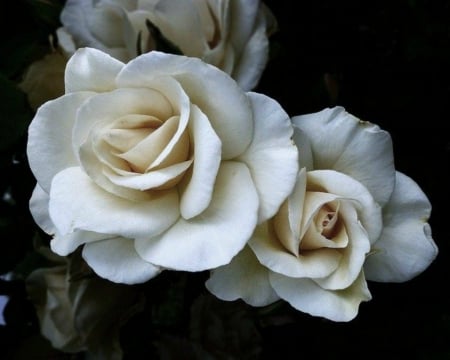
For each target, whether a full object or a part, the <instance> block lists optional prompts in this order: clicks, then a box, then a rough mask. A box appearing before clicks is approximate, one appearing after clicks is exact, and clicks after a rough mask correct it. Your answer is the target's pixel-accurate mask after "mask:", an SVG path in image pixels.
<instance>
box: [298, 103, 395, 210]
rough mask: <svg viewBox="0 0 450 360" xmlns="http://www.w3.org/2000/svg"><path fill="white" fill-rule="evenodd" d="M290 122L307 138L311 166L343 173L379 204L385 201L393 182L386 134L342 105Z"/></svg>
mask: <svg viewBox="0 0 450 360" xmlns="http://www.w3.org/2000/svg"><path fill="white" fill-rule="evenodd" d="M292 122H293V123H294V126H297V127H298V128H299V129H300V130H302V131H304V132H305V133H306V134H307V136H308V138H309V141H310V143H311V147H312V151H313V156H314V169H316V170H319V169H330V170H336V171H339V172H342V173H344V174H347V175H349V176H351V177H352V178H354V179H356V180H358V181H359V182H361V183H362V184H364V186H366V187H367V188H368V189H369V191H370V193H371V194H372V196H373V197H374V199H375V200H376V202H378V203H379V204H381V205H384V204H385V203H386V202H387V201H388V200H389V197H390V196H391V193H392V191H393V189H394V183H395V168H394V157H393V153H392V141H391V138H390V135H389V133H387V132H386V131H383V130H380V128H379V127H378V126H376V125H374V124H371V123H368V122H366V121H361V120H359V119H357V118H356V117H354V116H352V115H350V114H349V113H347V112H345V110H344V109H343V108H342V107H335V108H332V109H325V110H322V111H320V112H318V113H314V114H309V115H302V116H295V117H293V118H292Z"/></svg>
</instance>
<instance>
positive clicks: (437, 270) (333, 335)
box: [0, 0, 450, 359]
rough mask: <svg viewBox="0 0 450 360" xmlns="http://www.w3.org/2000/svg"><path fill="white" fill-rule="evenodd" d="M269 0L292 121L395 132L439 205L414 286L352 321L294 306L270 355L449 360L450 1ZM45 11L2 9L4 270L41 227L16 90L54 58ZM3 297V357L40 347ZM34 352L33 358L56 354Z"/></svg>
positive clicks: (269, 346)
mask: <svg viewBox="0 0 450 360" xmlns="http://www.w3.org/2000/svg"><path fill="white" fill-rule="evenodd" d="M53 3H58V1H56V2H55V1H53ZM59 3H60V4H62V3H63V1H60V2H59ZM265 3H266V4H267V5H268V7H269V8H270V9H271V10H272V11H273V13H274V15H275V17H276V18H277V21H278V31H277V32H276V33H275V34H274V35H273V36H272V58H271V61H270V62H269V64H268V66H267V68H266V71H265V73H264V75H263V78H262V79H261V82H260V84H259V86H258V87H257V88H256V89H255V91H257V92H261V93H264V94H266V95H269V96H271V97H273V98H274V99H276V100H277V101H278V102H279V103H280V104H281V105H282V106H283V107H284V108H285V110H286V111H287V112H288V114H289V115H291V116H294V115H301V114H306V113H310V112H315V111H320V110H321V109H323V108H324V107H327V106H335V105H341V106H344V107H345V108H346V110H347V111H349V112H350V113H352V114H353V115H355V116H357V117H359V118H361V119H363V120H367V121H371V122H373V123H376V124H378V125H379V126H380V127H382V128H383V129H385V130H387V131H389V132H390V133H391V135H392V140H393V144H394V154H395V163H396V168H397V170H399V171H401V172H403V173H405V174H407V175H409V176H410V177H412V178H413V179H414V180H415V181H416V182H417V183H418V184H419V185H420V186H421V188H422V190H423V191H424V192H425V193H426V194H427V196H428V197H429V199H430V201H431V203H432V205H433V210H432V215H431V218H430V220H429V222H430V224H431V227H432V231H433V237H434V240H435V242H436V243H437V245H438V247H439V250H440V252H439V255H438V257H437V258H436V260H435V261H434V263H432V264H431V266H430V267H429V268H428V269H427V270H426V271H425V272H424V273H423V274H421V275H420V276H418V277H417V278H415V279H413V280H411V281H409V282H406V283H401V284H379V283H369V288H370V290H371V292H372V296H373V299H372V301H370V302H368V303H363V304H362V305H361V307H360V312H359V315H358V317H357V318H356V319H355V320H353V321H351V322H349V323H333V322H330V321H327V320H323V319H319V318H313V317H310V316H308V315H305V314H302V313H299V312H297V311H293V310H290V309H289V308H287V309H285V310H286V312H287V314H288V315H289V316H288V317H287V318H286V319H287V320H286V319H285V320H283V321H280V323H279V324H278V325H274V324H273V323H271V325H270V326H265V327H263V328H262V329H261V334H262V336H263V343H262V344H263V359H272V358H277V359H302V358H304V359H310V358H315V359H317V358H326V359H340V358H346V357H348V356H349V355H358V356H361V357H362V356H370V355H374V354H376V355H383V356H385V358H387V359H403V358H408V359H450V295H448V287H449V284H450V282H449V276H450V271H449V264H450V258H449V257H450V255H449V244H448V239H449V228H450V227H449V225H448V203H449V190H448V188H449V185H450V181H449V180H450V178H449V168H450V167H449V164H450V156H449V153H450V140H449V136H448V128H449V120H450V119H449V114H448V110H447V109H448V104H449V100H450V70H449V66H450V1H440V0H436V1H426V0H422V1H420V0H409V1H407V0H397V1H333V0H315V1H295V2H292V1H282V0H266V1H265ZM42 4H44V5H45V1H32V0H22V1H14V2H12V1H11V2H7V3H5V4H2V6H3V7H4V9H3V10H2V16H3V17H6V18H10V19H12V22H11V24H9V23H6V22H5V21H3V20H2V30H1V32H0V36H1V38H2V39H1V42H0V54H1V56H0V80H1V92H0V94H1V97H2V105H0V112H1V119H0V120H1V129H0V130H1V133H2V135H0V171H1V176H0V187H1V189H0V190H1V191H2V194H3V193H4V192H5V191H6V190H10V191H12V194H13V195H14V200H15V201H14V203H13V204H12V203H8V202H6V201H3V200H2V202H1V206H0V241H1V243H2V245H1V248H0V249H1V250H0V254H1V255H0V268H1V272H2V273H5V272H7V271H10V270H11V269H12V268H14V267H15V266H17V264H19V263H20V262H21V261H22V260H23V258H24V256H25V255H26V254H27V252H28V251H29V250H30V247H31V245H30V239H31V238H32V236H33V232H34V231H35V227H34V224H33V222H32V220H31V218H30V216H29V213H28V199H29V196H30V194H31V189H32V187H33V185H34V180H33V178H32V176H31V174H30V172H29V170H28V167H27V164H26V158H25V155H24V149H25V143H26V135H25V129H26V126H27V124H28V122H29V121H30V119H31V118H32V113H31V111H30V110H27V111H28V112H27V111H25V110H23V111H21V112H20V114H19V115H18V111H16V110H17V109H21V108H24V105H23V103H22V102H23V101H25V100H24V98H21V94H16V93H14V96H12V95H11V93H12V92H14V91H15V90H14V89H13V88H14V87H13V86H12V85H13V84H14V83H16V82H17V81H18V80H19V79H20V74H21V73H22V71H23V70H24V68H25V67H26V65H27V64H29V63H31V61H32V60H34V59H37V58H39V57H40V56H42V54H43V53H44V48H45V46H44V44H46V37H47V34H48V32H49V31H50V32H51V31H53V30H54V29H55V28H56V26H58V25H59V24H58V23H57V21H55V14H56V11H57V8H55V9H54V13H52V12H51V11H49V12H47V13H46V14H48V17H45V16H42V15H41V16H40V17H39V18H38V19H37V18H36V16H35V15H36V14H37V12H39V6H44V5H42ZM294 4H295V8H293V6H294ZM52 11H53V10H52ZM39 14H41V13H39ZM16 95H17V96H16ZM21 101H22V102H21ZM12 121H14V123H12ZM13 125H14V126H13ZM0 293H7V294H9V295H12V296H13V299H14V301H11V303H10V305H9V306H8V309H7V310H6V311H7V313H6V317H7V319H9V321H8V324H7V325H6V326H0V345H1V346H3V348H4V349H5V353H8V352H11V349H13V350H12V353H16V352H17V351H16V350H17V349H18V348H20V347H22V348H23V347H25V348H26V347H27V346H30V349H33V346H32V343H33V341H34V340H30V339H32V336H33V334H35V333H36V332H37V328H36V323H35V321H36V319H35V317H34V315H33V311H32V308H31V306H30V304H29V303H28V302H27V297H26V295H25V293H24V291H23V287H22V284H21V283H20V282H18V283H5V282H1V283H0ZM22 350H23V349H22ZM0 351H1V349H0ZM30 351H32V350H30ZM33 356H34V357H33ZM33 356H31V353H30V355H29V357H28V358H30V359H32V358H43V359H44V358H49V357H39V356H38V355H37V354H34V355H33ZM53 356H54V357H52V358H55V359H56V358H63V357H62V355H61V354H59V355H58V356H59V357H57V355H53ZM313 356H314V357H313ZM1 357H2V356H1V355H0V358H1ZM25 358H26V357H25Z"/></svg>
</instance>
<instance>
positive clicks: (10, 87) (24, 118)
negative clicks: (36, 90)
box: [0, 74, 32, 151]
mask: <svg viewBox="0 0 450 360" xmlns="http://www.w3.org/2000/svg"><path fill="white" fill-rule="evenodd" d="M0 94H1V97H2V101H1V102H0V151H2V150H4V149H6V148H8V147H9V146H11V145H12V144H14V143H15V142H16V141H18V140H19V138H20V137H21V136H22V135H24V134H25V131H26V129H27V127H28V124H29V122H30V120H31V118H32V112H31V109H30V108H29V106H28V102H27V99H26V96H25V94H24V93H23V92H22V91H21V90H19V89H18V88H17V86H16V84H15V83H14V82H12V81H10V80H8V79H7V78H5V76H3V75H2V74H0Z"/></svg>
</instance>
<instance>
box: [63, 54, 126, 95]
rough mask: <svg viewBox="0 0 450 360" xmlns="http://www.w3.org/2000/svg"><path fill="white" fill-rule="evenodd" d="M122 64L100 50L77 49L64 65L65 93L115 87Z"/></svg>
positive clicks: (98, 90) (96, 90) (105, 89)
mask: <svg viewBox="0 0 450 360" xmlns="http://www.w3.org/2000/svg"><path fill="white" fill-rule="evenodd" d="M123 66H124V64H123V63H122V62H120V61H119V60H116V59H114V58H113V57H112V56H110V55H108V54H106V53H104V52H102V51H100V50H97V49H92V48H81V49H78V50H77V51H76V52H75V53H74V54H73V55H72V56H71V57H70V59H69V61H68V62H67V65H66V73H65V79H64V81H65V83H66V93H71V92H75V91H95V92H104V91H109V90H112V89H115V88H116V84H115V79H116V76H117V74H118V73H119V71H120V70H121V69H122V67H123Z"/></svg>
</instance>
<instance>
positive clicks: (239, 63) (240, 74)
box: [58, 0, 276, 90]
mask: <svg viewBox="0 0 450 360" xmlns="http://www.w3.org/2000/svg"><path fill="white" fill-rule="evenodd" d="M148 21H150V22H151V24H153V25H154V26H156V28H157V30H156V31H157V32H158V31H159V32H161V34H162V35H163V37H164V38H166V39H167V40H169V41H170V42H171V43H172V44H173V45H175V47H177V48H178V49H179V50H180V51H181V52H182V53H183V55H187V56H192V57H198V58H201V59H202V60H203V61H205V62H207V63H210V64H212V65H215V66H217V67H219V68H220V69H222V70H223V71H225V72H227V73H228V74H230V75H231V76H232V77H233V78H234V79H235V80H236V81H237V82H238V83H239V85H240V86H241V87H242V88H243V89H244V90H251V89H253V88H254V87H255V86H256V84H257V82H258V81H259V78H260V77H261V74H262V72H263V70H264V68H265V66H266V63H267V60H268V53H269V41H268V36H269V34H270V32H271V29H273V28H274V27H275V23H276V21H275V19H274V17H273V15H272V13H271V12H270V10H269V9H268V8H267V7H266V6H265V5H264V4H262V3H261V2H260V1H259V0H218V1H212V0H182V1H180V0H139V1H138V0H68V1H67V2H66V4H65V6H64V9H63V11H62V13H61V22H62V24H63V27H62V28H61V29H59V31H58V33H59V37H60V38H61V39H62V40H63V41H62V43H63V46H64V47H68V46H73V45H70V42H68V38H67V34H69V35H70V36H71V37H72V38H73V42H74V43H75V45H76V47H84V46H89V47H93V48H97V49H100V50H102V51H104V52H107V53H108V54H110V55H112V56H114V57H115V58H117V59H119V60H121V61H124V62H127V61H129V60H130V59H132V58H134V57H136V56H137V55H138V54H139V53H143V52H148V51H150V50H161V51H166V50H163V49H158V48H155V47H156V46H157V44H156V41H157V40H158V39H156V36H152V35H151V34H150V32H149V28H148V25H147V24H148ZM152 31H155V30H152ZM64 35H66V36H64ZM63 36H64V38H62V37H63Z"/></svg>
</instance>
